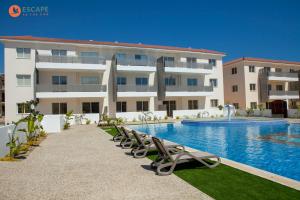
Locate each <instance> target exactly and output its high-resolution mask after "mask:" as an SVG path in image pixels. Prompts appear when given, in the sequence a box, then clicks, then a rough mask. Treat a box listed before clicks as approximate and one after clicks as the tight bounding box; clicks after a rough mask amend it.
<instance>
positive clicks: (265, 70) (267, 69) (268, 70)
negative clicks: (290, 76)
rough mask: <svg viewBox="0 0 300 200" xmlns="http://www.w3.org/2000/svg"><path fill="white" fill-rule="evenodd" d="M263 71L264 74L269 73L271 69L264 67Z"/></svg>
mask: <svg viewBox="0 0 300 200" xmlns="http://www.w3.org/2000/svg"><path fill="white" fill-rule="evenodd" d="M263 71H264V72H270V71H271V68H270V67H264V69H263Z"/></svg>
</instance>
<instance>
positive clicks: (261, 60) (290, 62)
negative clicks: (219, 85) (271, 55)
mask: <svg viewBox="0 0 300 200" xmlns="http://www.w3.org/2000/svg"><path fill="white" fill-rule="evenodd" d="M242 61H250V62H251V61H253V62H262V63H274V64H276V63H280V64H290V65H293V64H294V65H300V62H297V61H288V60H273V59H266V58H252V57H242V58H238V59H234V60H231V61H229V62H226V63H224V64H223V66H224V67H225V66H228V65H232V64H235V63H239V62H242Z"/></svg>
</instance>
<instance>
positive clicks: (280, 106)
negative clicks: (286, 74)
mask: <svg viewBox="0 0 300 200" xmlns="http://www.w3.org/2000/svg"><path fill="white" fill-rule="evenodd" d="M267 108H269V109H272V114H273V115H274V116H276V115H283V116H284V117H287V105H286V101H282V100H275V101H273V102H270V103H268V107H267Z"/></svg>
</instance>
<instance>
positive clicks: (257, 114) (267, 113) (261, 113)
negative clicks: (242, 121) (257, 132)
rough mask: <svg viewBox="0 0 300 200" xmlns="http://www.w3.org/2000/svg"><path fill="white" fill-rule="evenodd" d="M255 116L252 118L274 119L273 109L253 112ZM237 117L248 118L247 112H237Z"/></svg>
mask: <svg viewBox="0 0 300 200" xmlns="http://www.w3.org/2000/svg"><path fill="white" fill-rule="evenodd" d="M253 112H254V113H253V114H252V115H251V116H255V117H272V110H271V109H264V110H263V111H260V110H253ZM236 116H242V117H245V116H247V112H246V110H240V109H239V110H236Z"/></svg>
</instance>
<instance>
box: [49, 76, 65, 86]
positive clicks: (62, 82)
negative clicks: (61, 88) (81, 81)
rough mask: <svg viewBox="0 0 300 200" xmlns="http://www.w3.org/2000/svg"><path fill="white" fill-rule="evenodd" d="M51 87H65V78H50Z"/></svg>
mask: <svg viewBox="0 0 300 200" xmlns="http://www.w3.org/2000/svg"><path fill="white" fill-rule="evenodd" d="M52 85H67V77H66V76H52Z"/></svg>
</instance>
